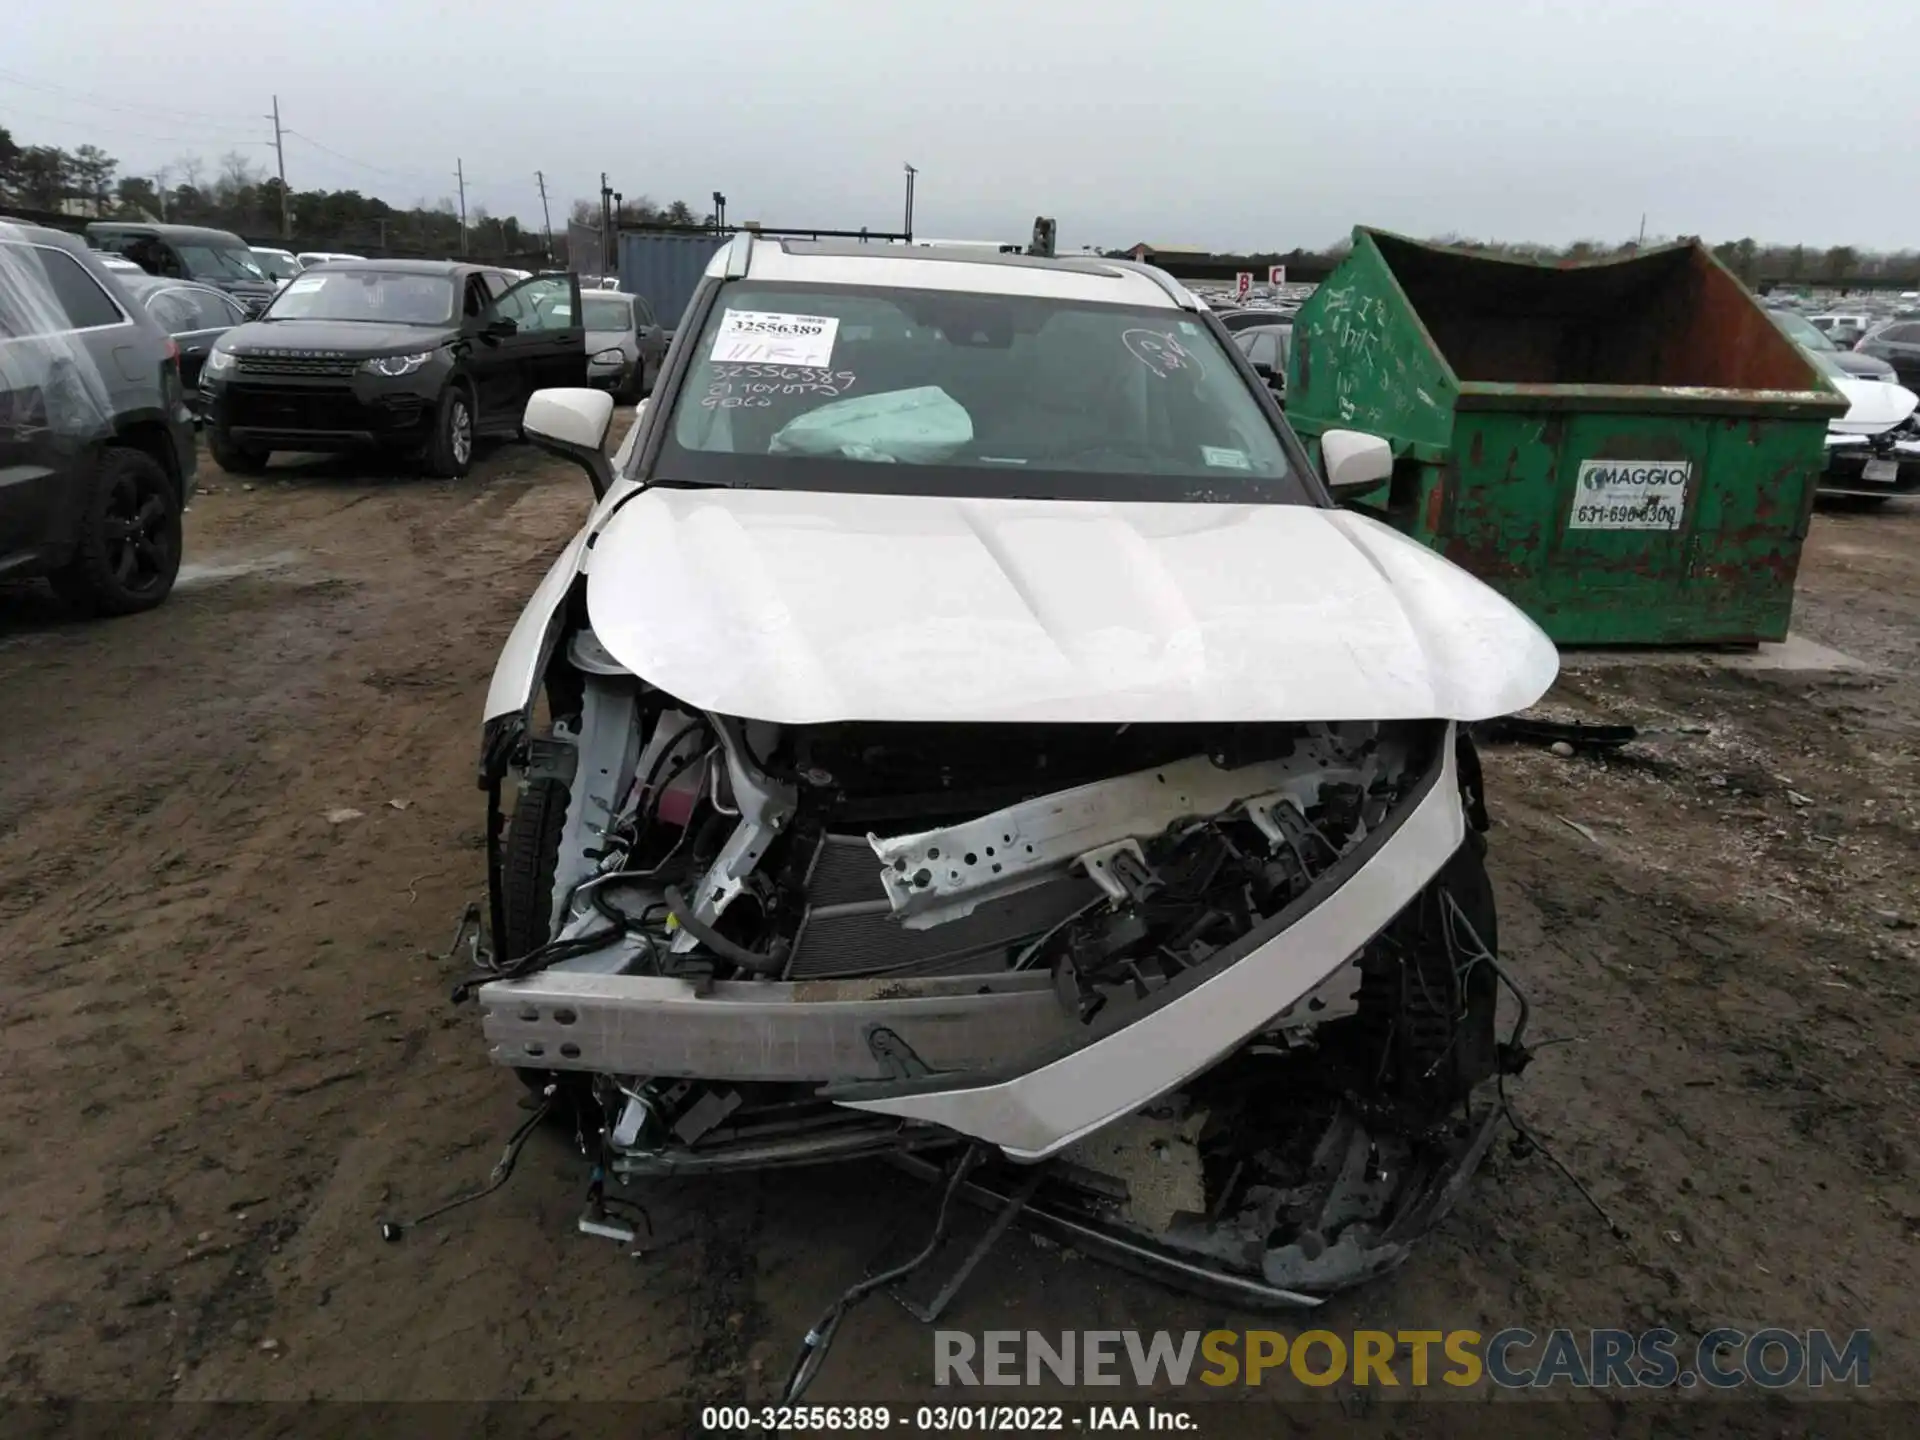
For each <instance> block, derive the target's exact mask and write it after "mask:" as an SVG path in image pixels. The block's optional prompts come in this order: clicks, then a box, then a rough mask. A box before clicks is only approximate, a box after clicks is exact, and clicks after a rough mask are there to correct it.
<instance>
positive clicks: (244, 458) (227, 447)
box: [207, 430, 273, 475]
mask: <svg viewBox="0 0 1920 1440" xmlns="http://www.w3.org/2000/svg"><path fill="white" fill-rule="evenodd" d="M207 449H208V450H210V451H212V452H213V463H214V464H216V465H218V466H219V467H220V468H221V469H222V470H224V471H226V472H227V473H228V474H229V475H259V474H261V473H262V472H264V471H265V470H266V468H267V461H269V460H270V459H272V458H273V452H272V451H271V450H251V449H249V448H247V447H246V446H245V445H236V444H234V443H233V441H231V440H229V439H228V438H227V437H226V436H225V435H222V434H221V433H220V432H219V431H218V430H210V431H208V432H207Z"/></svg>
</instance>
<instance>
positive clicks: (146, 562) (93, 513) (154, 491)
mask: <svg viewBox="0 0 1920 1440" xmlns="http://www.w3.org/2000/svg"><path fill="white" fill-rule="evenodd" d="M89 483H90V486H91V488H90V490H89V492H88V494H87V497H86V504H85V507H84V509H83V511H82V514H81V520H80V533H79V536H78V537H77V538H78V544H77V547H76V549H75V550H74V553H73V558H72V559H71V560H69V561H68V562H67V564H66V565H65V567H63V568H62V569H60V570H57V571H55V572H54V575H53V588H54V590H55V591H56V592H58V594H59V596H60V598H61V599H63V600H65V601H66V602H67V603H68V604H69V605H71V606H72V607H73V608H74V609H76V610H79V611H80V612H82V613H83V614H87V615H131V614H133V613H134V612H136V611H139V610H151V609H152V608H153V607H154V606H156V605H158V604H159V603H160V602H161V601H162V600H164V599H166V598H167V595H168V593H169V592H170V591H171V590H172V589H173V579H174V576H175V575H177V574H179V572H180V500H179V496H178V494H177V493H176V492H175V490H174V486H173V481H172V480H171V479H169V478H168V476H167V472H166V471H165V470H162V469H161V468H160V463H159V462H158V461H157V460H155V459H154V458H153V457H152V456H151V455H148V454H146V453H144V452H143V451H139V450H124V449H119V448H109V449H107V450H103V451H102V452H101V454H100V460H99V463H98V464H97V465H96V466H95V467H94V472H93V475H92V477H91V479H90V482H89Z"/></svg>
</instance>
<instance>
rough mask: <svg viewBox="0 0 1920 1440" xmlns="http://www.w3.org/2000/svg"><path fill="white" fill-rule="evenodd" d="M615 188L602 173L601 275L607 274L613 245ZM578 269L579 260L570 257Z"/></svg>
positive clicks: (605, 174) (602, 172)
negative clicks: (608, 260) (609, 251)
mask: <svg viewBox="0 0 1920 1440" xmlns="http://www.w3.org/2000/svg"><path fill="white" fill-rule="evenodd" d="M612 235H613V187H612V186H611V185H609V184H607V172H606V171H604V170H602V171H601V172H600V273H601V274H602V275H605V274H606V273H607V251H608V249H609V248H610V247H611V246H612V244H613V239H612ZM569 258H570V260H571V263H572V264H573V265H574V267H575V268H576V269H577V268H578V267H579V264H580V262H579V260H578V259H577V258H573V257H569Z"/></svg>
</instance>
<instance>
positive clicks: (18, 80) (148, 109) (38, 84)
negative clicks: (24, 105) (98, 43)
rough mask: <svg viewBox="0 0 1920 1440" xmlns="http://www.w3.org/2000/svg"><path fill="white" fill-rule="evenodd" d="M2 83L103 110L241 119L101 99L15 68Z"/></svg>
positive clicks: (1, 73) (2, 73) (0, 76)
mask: <svg viewBox="0 0 1920 1440" xmlns="http://www.w3.org/2000/svg"><path fill="white" fill-rule="evenodd" d="M0 84H5V85H18V86H21V87H23V88H25V89H28V90H41V91H44V92H46V93H47V94H49V95H61V96H65V97H66V98H68V99H70V100H78V101H79V102H80V103H81V104H83V105H95V106H98V107H99V108H100V109H102V110H118V111H121V112H123V113H124V114H128V115H139V114H147V115H160V116H164V117H166V118H167V119H170V120H212V121H214V122H215V123H217V124H221V125H230V124H234V123H236V122H237V121H239V119H240V117H239V116H238V115H216V114H213V113H212V112H210V111H206V110H179V109H175V108H173V107H172V106H167V105H140V104H133V105H128V104H124V103H121V102H118V101H112V100H101V99H97V98H95V97H94V96H92V95H90V94H88V93H87V92H86V91H84V90H72V89H69V88H67V87H66V86H64V85H48V84H46V83H45V82H43V81H39V80H28V79H26V78H25V77H23V76H22V75H20V74H19V73H18V72H17V71H13V70H0Z"/></svg>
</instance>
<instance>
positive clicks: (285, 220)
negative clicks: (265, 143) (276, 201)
mask: <svg viewBox="0 0 1920 1440" xmlns="http://www.w3.org/2000/svg"><path fill="white" fill-rule="evenodd" d="M266 118H267V119H269V120H271V121H273V153H274V158H275V159H277V160H278V161H279V162H280V238H281V239H282V240H285V239H286V238H287V237H288V236H290V235H292V234H293V222H292V220H291V219H290V218H289V216H288V213H287V147H286V144H285V142H284V141H283V140H282V138H281V135H280V97H279V96H278V95H276V96H274V97H273V114H271V115H269V116H267V117H266Z"/></svg>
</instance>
